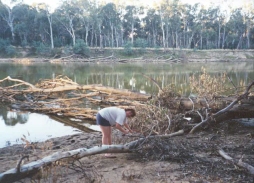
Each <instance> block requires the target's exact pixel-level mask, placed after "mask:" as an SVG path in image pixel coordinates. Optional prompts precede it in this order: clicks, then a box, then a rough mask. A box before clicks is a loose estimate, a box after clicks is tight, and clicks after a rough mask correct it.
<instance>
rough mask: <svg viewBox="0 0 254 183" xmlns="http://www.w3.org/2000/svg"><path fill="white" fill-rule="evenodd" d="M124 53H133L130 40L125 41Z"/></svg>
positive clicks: (129, 54)
mask: <svg viewBox="0 0 254 183" xmlns="http://www.w3.org/2000/svg"><path fill="white" fill-rule="evenodd" d="M124 54H125V55H128V56H131V55H133V54H134V51H133V49H132V43H131V42H127V43H126V44H125V45H124Z"/></svg>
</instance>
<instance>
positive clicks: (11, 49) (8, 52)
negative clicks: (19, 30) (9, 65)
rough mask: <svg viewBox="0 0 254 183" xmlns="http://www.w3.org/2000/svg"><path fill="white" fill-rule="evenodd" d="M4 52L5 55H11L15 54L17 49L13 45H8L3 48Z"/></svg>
mask: <svg viewBox="0 0 254 183" xmlns="http://www.w3.org/2000/svg"><path fill="white" fill-rule="evenodd" d="M5 53H6V55H8V56H11V57H13V56H15V55H16V53H17V51H16V48H15V47H14V46H12V45H9V46H7V47H6V48H5Z"/></svg>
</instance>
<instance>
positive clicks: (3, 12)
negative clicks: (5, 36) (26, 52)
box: [0, 3, 16, 42]
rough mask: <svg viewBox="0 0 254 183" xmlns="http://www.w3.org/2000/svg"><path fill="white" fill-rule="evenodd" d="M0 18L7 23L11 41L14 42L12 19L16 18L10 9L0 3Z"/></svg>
mask: <svg viewBox="0 0 254 183" xmlns="http://www.w3.org/2000/svg"><path fill="white" fill-rule="evenodd" d="M0 16H1V17H2V19H3V20H4V21H5V22H6V23H7V25H8V27H9V28H10V31H11V37H12V41H13V42H14V40H15V33H14V19H15V18H16V17H15V15H14V13H13V9H12V8H10V7H9V6H8V5H6V4H3V3H0Z"/></svg>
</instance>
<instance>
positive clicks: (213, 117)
mask: <svg viewBox="0 0 254 183" xmlns="http://www.w3.org/2000/svg"><path fill="white" fill-rule="evenodd" d="M253 85H254V81H252V82H251V83H250V84H249V86H248V87H247V88H246V90H245V92H244V93H243V94H242V95H240V96H239V97H238V98H237V99H235V100H234V101H233V102H231V103H230V104H229V105H228V106H227V107H226V108H224V109H222V110H220V111H219V112H217V113H215V114H213V115H211V116H209V117H208V118H206V119H205V120H202V121H201V122H200V123H199V124H197V125H195V126H194V127H193V128H192V130H191V131H190V133H194V132H195V131H197V129H199V128H201V127H202V126H204V125H206V124H208V123H213V122H216V121H217V120H219V118H221V115H225V113H226V112H228V111H229V110H230V109H232V108H233V107H234V106H235V105H236V104H238V102H240V101H241V100H243V99H246V98H247V97H248V95H249V90H250V89H251V87H252V86H253Z"/></svg>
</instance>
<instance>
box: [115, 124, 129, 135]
mask: <svg viewBox="0 0 254 183" xmlns="http://www.w3.org/2000/svg"><path fill="white" fill-rule="evenodd" d="M115 128H116V129H118V130H120V131H121V132H122V133H124V134H128V133H129V131H127V130H125V129H124V128H123V127H122V126H121V125H120V124H118V123H116V126H115Z"/></svg>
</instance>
